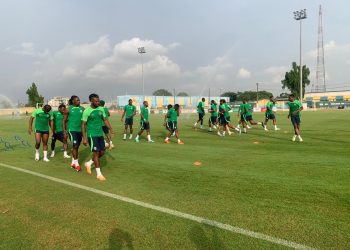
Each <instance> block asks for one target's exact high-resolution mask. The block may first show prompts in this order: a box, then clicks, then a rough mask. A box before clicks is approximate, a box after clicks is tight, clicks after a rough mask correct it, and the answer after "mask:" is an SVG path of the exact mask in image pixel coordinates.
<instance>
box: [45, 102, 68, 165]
mask: <svg viewBox="0 0 350 250" xmlns="http://www.w3.org/2000/svg"><path fill="white" fill-rule="evenodd" d="M65 110H66V105H64V104H60V106H58V111H54V112H52V118H53V130H52V140H51V156H50V157H54V156H55V147H56V141H57V140H59V141H60V142H62V143H63V150H64V151H63V158H70V156H69V155H68V154H67V148H68V143H67V135H66V134H65V133H63V126H62V123H63V116H64V111H65Z"/></svg>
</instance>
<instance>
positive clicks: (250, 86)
mask: <svg viewBox="0 0 350 250" xmlns="http://www.w3.org/2000/svg"><path fill="white" fill-rule="evenodd" d="M0 3H1V8H0V33H1V39H0V86H1V88H0V95H3V96H7V97H9V98H10V99H11V100H12V101H13V102H17V101H20V102H26V101H27V96H26V94H25V92H26V90H27V89H28V87H29V86H30V85H31V83H32V82H35V83H36V84H37V86H38V90H39V93H40V94H42V95H43V96H44V97H45V99H46V100H48V99H50V98H52V97H54V96H71V95H73V94H75V95H78V96H80V98H81V99H82V100H87V97H88V95H89V94H90V93H97V94H99V95H100V96H101V97H102V98H103V99H105V100H107V101H109V100H113V99H115V97H116V96H117V95H124V94H142V85H143V84H142V65H143V68H144V86H145V87H144V88H145V94H146V95H150V94H152V92H153V91H154V90H156V89H159V88H164V89H167V90H170V91H172V90H173V89H175V91H176V92H177V93H178V92H187V93H188V94H189V95H196V96H200V95H207V94H208V92H209V89H210V91H211V95H212V96H213V95H219V93H220V92H221V93H223V92H226V91H234V92H237V91H246V90H254V91H255V90H256V83H259V89H260V90H267V91H270V92H272V93H273V94H275V95H277V94H279V93H281V92H285V91H284V90H282V88H281V86H282V85H281V80H282V79H283V78H284V74H285V72H287V71H289V70H290V69H291V65H292V62H293V61H296V62H297V63H298V64H299V27H300V26H299V22H298V21H296V20H294V18H293V17H294V16H293V11H295V10H300V9H306V11H307V19H304V20H303V22H302V43H303V46H302V58H303V64H305V65H307V66H308V67H309V68H310V70H311V74H310V80H311V82H312V83H314V82H315V76H316V58H317V29H318V9H319V5H320V4H321V5H322V11H323V33H324V34H323V35H324V49H325V69H326V84H327V89H328V90H341V89H350V74H347V73H348V69H349V67H350V32H349V29H350V28H349V27H350V15H349V14H348V13H349V10H350V1H348V0H328V1H326V0H324V1H314V0H308V1H301V0H216V1H210V0H176V1H173V0H172V1H169V0H148V1H140V0H139V1H137V0H128V1H123V0H113V1H112V0H98V1H97V0H74V1H72V0H26V1H23V0H0ZM138 47H145V50H146V53H145V54H142V55H141V54H139V53H138V50H137V48H138ZM309 90H310V89H309Z"/></svg>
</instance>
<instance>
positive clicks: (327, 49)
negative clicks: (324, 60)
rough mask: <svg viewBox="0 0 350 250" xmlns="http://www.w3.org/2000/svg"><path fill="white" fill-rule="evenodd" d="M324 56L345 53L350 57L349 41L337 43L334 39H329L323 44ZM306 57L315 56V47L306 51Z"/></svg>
mask: <svg viewBox="0 0 350 250" xmlns="http://www.w3.org/2000/svg"><path fill="white" fill-rule="evenodd" d="M324 53H325V57H327V56H335V55H346V56H347V57H348V58H350V43H347V44H337V43H336V42H335V41H334V40H331V41H329V43H326V44H325V45H324ZM306 57H307V58H314V59H316V58H317V49H313V50H310V51H309V52H307V53H306Z"/></svg>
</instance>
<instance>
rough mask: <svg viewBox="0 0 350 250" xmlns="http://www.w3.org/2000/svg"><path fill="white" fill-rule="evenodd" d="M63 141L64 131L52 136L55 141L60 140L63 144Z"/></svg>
mask: <svg viewBox="0 0 350 250" xmlns="http://www.w3.org/2000/svg"><path fill="white" fill-rule="evenodd" d="M63 139H64V134H63V131H60V132H56V133H54V134H53V135H52V140H53V141H56V140H59V141H60V142H63Z"/></svg>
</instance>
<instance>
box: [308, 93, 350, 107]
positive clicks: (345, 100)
mask: <svg viewBox="0 0 350 250" xmlns="http://www.w3.org/2000/svg"><path fill="white" fill-rule="evenodd" d="M304 101H306V103H307V106H308V107H310V108H311V107H312V108H344V107H346V108H350V90H344V91H330V92H317V93H316V92H315V93H306V94H305V96H304Z"/></svg>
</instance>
